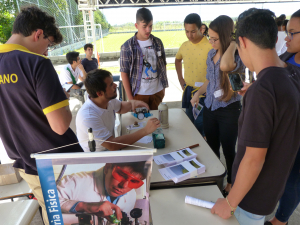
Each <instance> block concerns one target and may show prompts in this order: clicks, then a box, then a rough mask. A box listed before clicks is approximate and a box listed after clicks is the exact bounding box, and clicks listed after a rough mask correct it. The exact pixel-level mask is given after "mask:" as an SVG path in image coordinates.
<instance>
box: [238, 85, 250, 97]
mask: <svg viewBox="0 0 300 225" xmlns="http://www.w3.org/2000/svg"><path fill="white" fill-rule="evenodd" d="M243 84H244V87H243V88H242V89H241V90H240V91H239V92H238V94H239V95H241V96H244V95H245V94H246V91H247V90H248V88H249V87H250V86H251V84H249V83H246V82H243Z"/></svg>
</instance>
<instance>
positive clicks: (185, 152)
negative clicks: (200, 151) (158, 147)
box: [153, 148, 197, 166]
mask: <svg viewBox="0 0 300 225" xmlns="http://www.w3.org/2000/svg"><path fill="white" fill-rule="evenodd" d="M196 157H197V154H196V153H195V152H193V151H192V150H191V149H190V148H185V149H182V150H178V151H175V152H170V153H167V154H163V155H157V156H154V157H153V159H154V162H155V163H156V164H157V165H164V166H172V165H175V164H178V163H181V162H183V161H187V160H190V159H193V158H196Z"/></svg>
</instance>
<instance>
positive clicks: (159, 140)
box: [152, 128, 165, 149]
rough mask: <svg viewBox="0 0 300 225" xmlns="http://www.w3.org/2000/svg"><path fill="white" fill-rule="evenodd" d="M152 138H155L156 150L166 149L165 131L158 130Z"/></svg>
mask: <svg viewBox="0 0 300 225" xmlns="http://www.w3.org/2000/svg"><path fill="white" fill-rule="evenodd" d="M152 138H153V145H154V148H157V149H159V148H164V147H165V136H164V134H163V131H162V129H161V128H157V129H156V130H155V131H154V132H153V133H152Z"/></svg>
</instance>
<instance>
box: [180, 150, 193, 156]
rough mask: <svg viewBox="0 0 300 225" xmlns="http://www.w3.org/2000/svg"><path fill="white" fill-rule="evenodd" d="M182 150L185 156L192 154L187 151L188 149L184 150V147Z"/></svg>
mask: <svg viewBox="0 0 300 225" xmlns="http://www.w3.org/2000/svg"><path fill="white" fill-rule="evenodd" d="M182 152H183V153H184V154H185V155H187V156H190V155H192V154H191V153H189V151H188V150H186V149H184V150H182Z"/></svg>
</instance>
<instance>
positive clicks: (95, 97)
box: [76, 69, 160, 152]
mask: <svg viewBox="0 0 300 225" xmlns="http://www.w3.org/2000/svg"><path fill="white" fill-rule="evenodd" d="M84 85H85V88H86V91H87V93H88V94H89V98H88V99H87V101H86V102H85V104H84V105H83V106H82V107H81V108H80V110H79V111H78V113H77V117H76V131H77V138H78V140H79V143H80V145H81V147H82V148H83V150H84V151H86V152H88V151H90V150H89V147H88V141H87V140H88V129H89V128H92V129H93V134H94V136H95V141H96V151H103V150H105V149H108V150H111V151H112V150H119V149H122V148H125V147H126V145H128V144H129V145H130V144H133V143H135V142H136V141H138V140H140V139H141V138H142V137H144V136H146V135H148V134H151V133H152V132H153V131H155V130H156V129H157V128H158V127H159V126H160V122H159V120H158V119H157V118H152V119H150V120H148V122H147V124H146V126H145V127H144V128H142V129H141V130H140V131H139V132H135V133H132V134H126V135H123V136H120V137H116V138H115V136H114V128H115V113H116V112H117V113H120V114H123V113H127V112H129V111H130V110H133V111H134V110H135V109H136V108H138V107H146V108H148V109H149V106H148V105H147V103H144V102H142V101H138V100H130V101H128V102H121V101H119V100H117V99H115V98H116V97H117V85H116V84H115V83H114V82H113V78H112V75H111V73H110V72H109V71H106V70H102V69H96V70H93V71H91V72H89V73H88V75H87V77H86V79H85V81H84ZM97 139H98V140H97ZM99 140H105V141H110V142H118V143H123V144H125V145H122V144H115V143H110V142H103V141H99Z"/></svg>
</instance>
